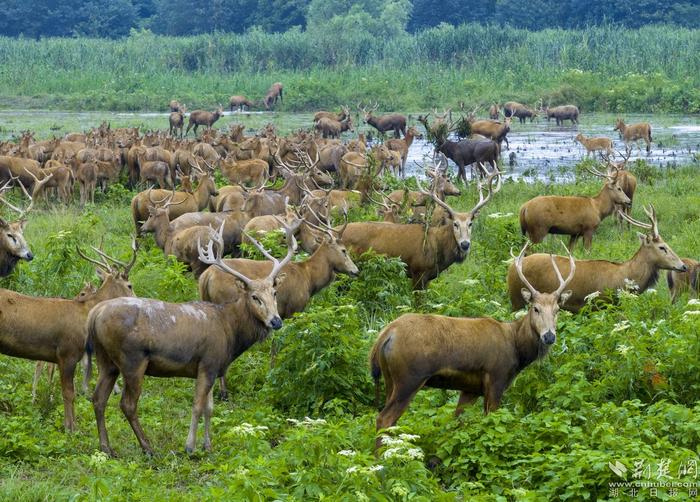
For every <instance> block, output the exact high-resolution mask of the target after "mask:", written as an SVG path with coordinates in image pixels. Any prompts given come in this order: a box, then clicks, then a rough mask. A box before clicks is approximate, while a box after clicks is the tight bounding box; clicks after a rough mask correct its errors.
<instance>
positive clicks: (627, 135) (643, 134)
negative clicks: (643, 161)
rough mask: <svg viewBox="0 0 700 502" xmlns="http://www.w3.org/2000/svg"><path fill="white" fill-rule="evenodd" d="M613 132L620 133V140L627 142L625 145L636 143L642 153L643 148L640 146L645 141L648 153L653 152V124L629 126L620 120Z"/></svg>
mask: <svg viewBox="0 0 700 502" xmlns="http://www.w3.org/2000/svg"><path fill="white" fill-rule="evenodd" d="M613 131H620V138H622V140H623V141H624V142H625V145H628V144H630V143H632V142H634V143H635V144H636V145H637V148H639V151H640V152H641V151H642V147H640V146H639V140H640V139H643V140H644V142H645V143H646V144H647V153H649V152H651V142H652V141H653V139H652V137H651V124H649V122H640V123H638V124H630V125H627V124H625V121H624V120H622V119H620V118H618V119H617V122H616V123H615V128H614V129H613Z"/></svg>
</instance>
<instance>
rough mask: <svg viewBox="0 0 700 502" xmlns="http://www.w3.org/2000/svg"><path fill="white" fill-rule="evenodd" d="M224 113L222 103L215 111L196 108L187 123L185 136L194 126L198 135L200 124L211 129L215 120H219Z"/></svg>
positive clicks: (195, 133)
mask: <svg viewBox="0 0 700 502" xmlns="http://www.w3.org/2000/svg"><path fill="white" fill-rule="evenodd" d="M223 115H224V109H223V107H222V106H221V105H219V107H218V108H217V109H216V110H214V111H213V112H207V111H205V110H194V111H192V113H190V120H189V122H188V124H187V130H186V131H185V136H187V135H188V134H189V132H190V128H192V126H194V135H195V136H197V128H198V127H199V126H205V127H206V128H207V130H209V129H211V126H212V125H214V122H216V121H217V120H219V119H220V118H221V117H223Z"/></svg>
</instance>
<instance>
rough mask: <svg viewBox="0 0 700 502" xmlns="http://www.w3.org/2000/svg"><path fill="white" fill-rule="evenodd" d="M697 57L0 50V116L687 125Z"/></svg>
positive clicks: (173, 42) (206, 45)
mask: <svg viewBox="0 0 700 502" xmlns="http://www.w3.org/2000/svg"><path fill="white" fill-rule="evenodd" d="M699 54H700V32H699V31H696V30H686V29H680V28H671V27H647V28H643V29H640V30H628V29H622V28H620V27H616V26H604V27H597V28H590V29H587V30H578V31H576V30H568V31H567V30H543V31H539V32H529V31H526V30H519V29H512V28H508V29H504V28H502V27H498V26H480V25H462V26H459V27H456V28H455V27H451V26H446V25H445V26H441V27H437V28H433V29H430V30H426V31H424V32H421V33H418V34H415V35H409V34H405V35H400V36H397V37H395V38H392V39H388V40H383V39H377V38H375V37H373V36H371V35H370V34H369V33H366V32H364V31H362V30H347V31H343V32H341V33H335V32H332V33H330V32H329V33H325V32H323V31H321V32H318V33H313V34H312V33H307V32H301V31H298V30H292V31H289V32H286V33H279V34H264V33H262V32H260V31H255V30H254V31H251V32H250V33H247V34H244V35H233V34H226V35H223V34H214V35H202V36H196V37H182V38H170V37H161V36H155V35H152V34H150V33H148V32H139V33H133V34H132V36H130V37H128V38H127V39H124V40H119V41H110V40H93V39H44V40H40V41H35V40H16V39H9V38H1V37H0V61H3V65H2V68H0V106H2V107H6V108H25V107H32V108H51V109H68V110H118V111H125V110H164V109H165V107H166V105H167V103H168V102H169V101H170V99H173V98H177V99H179V100H180V101H181V102H185V103H187V104H188V105H190V109H194V108H195V107H200V106H203V107H213V106H215V105H216V104H217V103H223V104H225V103H226V101H227V99H228V97H229V96H230V95H232V94H247V95H248V96H249V97H251V98H253V99H258V100H259V99H261V98H262V96H263V95H264V94H265V92H266V90H267V89H268V87H269V86H270V84H272V82H275V81H281V82H283V83H284V84H285V90H286V94H287V99H286V100H285V103H284V105H283V106H282V107H281V108H282V109H283V110H287V111H310V110H314V109H318V108H320V107H334V106H338V105H341V104H353V105H354V104H355V103H357V102H358V101H364V102H369V101H370V100H372V101H378V102H379V103H380V104H381V109H382V110H398V109H429V108H431V107H433V106H439V107H446V106H456V104H457V103H458V102H459V101H465V102H467V104H472V103H474V104H476V103H482V104H490V103H491V102H492V101H501V102H502V101H507V100H511V99H514V100H518V101H522V102H525V103H529V104H531V105H534V104H536V103H537V102H538V101H539V100H540V99H543V100H544V102H545V103H547V102H551V103H552V104H561V103H564V102H567V103H568V102H573V103H576V104H578V105H579V106H580V107H581V108H582V110H583V111H585V112H590V111H611V112H661V111H665V112H675V113H697V112H699V111H700V93H699V92H700V91H698V89H699V88H700V86H699V85H698V83H699V81H698V78H699V77H698V75H700V56H699ZM671 55H672V56H673V57H669V56H671Z"/></svg>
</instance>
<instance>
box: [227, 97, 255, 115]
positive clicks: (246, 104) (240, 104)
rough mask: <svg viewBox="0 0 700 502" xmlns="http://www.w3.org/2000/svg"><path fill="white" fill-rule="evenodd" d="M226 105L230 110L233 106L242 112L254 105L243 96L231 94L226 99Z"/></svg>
mask: <svg viewBox="0 0 700 502" xmlns="http://www.w3.org/2000/svg"><path fill="white" fill-rule="evenodd" d="M228 105H229V107H230V108H231V112H233V110H234V108H238V111H239V112H244V111H245V110H250V109H251V108H253V106H254V105H253V102H252V101H251V100H249V99H248V98H246V97H245V96H231V97H230V98H229V100H228Z"/></svg>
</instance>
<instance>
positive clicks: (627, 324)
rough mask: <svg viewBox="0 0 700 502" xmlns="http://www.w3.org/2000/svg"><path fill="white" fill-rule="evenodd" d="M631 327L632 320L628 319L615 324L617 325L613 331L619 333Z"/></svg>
mask: <svg viewBox="0 0 700 502" xmlns="http://www.w3.org/2000/svg"><path fill="white" fill-rule="evenodd" d="M629 327H630V322H629V321H627V320H624V321H620V322H618V323H617V324H615V327H614V328H613V329H612V332H613V333H619V332H620V331H625V330H626V329H629Z"/></svg>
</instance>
